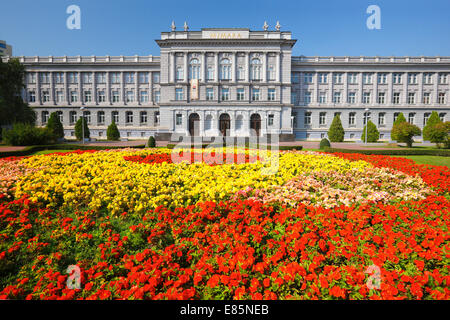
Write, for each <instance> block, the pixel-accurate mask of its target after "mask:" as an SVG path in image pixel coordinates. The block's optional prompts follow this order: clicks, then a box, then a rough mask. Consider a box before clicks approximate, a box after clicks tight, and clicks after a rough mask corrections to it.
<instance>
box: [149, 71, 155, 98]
mask: <svg viewBox="0 0 450 320" xmlns="http://www.w3.org/2000/svg"><path fill="white" fill-rule="evenodd" d="M148 103H149V104H150V103H151V104H155V103H154V100H153V72H149V73H148Z"/></svg>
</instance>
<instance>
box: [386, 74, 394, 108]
mask: <svg viewBox="0 0 450 320" xmlns="http://www.w3.org/2000/svg"><path fill="white" fill-rule="evenodd" d="M387 82H388V94H387V101H386V102H387V103H388V104H390V105H392V97H393V90H394V83H393V76H392V72H389V73H388V75H387Z"/></svg>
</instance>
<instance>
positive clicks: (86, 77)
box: [83, 72, 92, 83]
mask: <svg viewBox="0 0 450 320" xmlns="http://www.w3.org/2000/svg"><path fill="white" fill-rule="evenodd" d="M83 83H92V73H91V72H83Z"/></svg>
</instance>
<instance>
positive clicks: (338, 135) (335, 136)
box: [328, 114, 345, 142]
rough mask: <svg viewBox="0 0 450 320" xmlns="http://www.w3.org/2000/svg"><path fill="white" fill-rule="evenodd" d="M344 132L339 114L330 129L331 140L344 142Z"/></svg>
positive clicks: (329, 136)
mask: <svg viewBox="0 0 450 320" xmlns="http://www.w3.org/2000/svg"><path fill="white" fill-rule="evenodd" d="M344 133H345V132H344V127H343V126H342V122H341V117H340V116H339V115H338V114H337V115H335V116H334V119H333V122H332V123H331V126H330V129H329V130H328V138H330V141H331V142H342V141H344Z"/></svg>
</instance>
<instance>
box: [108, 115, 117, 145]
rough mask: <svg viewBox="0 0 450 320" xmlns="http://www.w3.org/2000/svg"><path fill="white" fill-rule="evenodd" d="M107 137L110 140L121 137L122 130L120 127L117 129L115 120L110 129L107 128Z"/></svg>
mask: <svg viewBox="0 0 450 320" xmlns="http://www.w3.org/2000/svg"><path fill="white" fill-rule="evenodd" d="M106 137H107V138H108V140H113V141H116V140H119V139H120V132H119V129H117V126H116V123H115V122H114V120H113V122H112V123H111V124H110V125H109V126H108V129H107V130H106Z"/></svg>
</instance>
